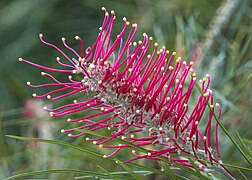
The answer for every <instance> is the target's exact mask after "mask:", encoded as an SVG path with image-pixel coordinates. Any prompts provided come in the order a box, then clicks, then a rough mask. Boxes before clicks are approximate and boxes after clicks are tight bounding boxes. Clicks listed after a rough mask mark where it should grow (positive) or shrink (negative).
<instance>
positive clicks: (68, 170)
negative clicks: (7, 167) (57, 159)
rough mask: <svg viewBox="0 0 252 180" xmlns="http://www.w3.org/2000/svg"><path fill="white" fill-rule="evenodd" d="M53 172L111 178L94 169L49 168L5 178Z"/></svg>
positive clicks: (7, 179)
mask: <svg viewBox="0 0 252 180" xmlns="http://www.w3.org/2000/svg"><path fill="white" fill-rule="evenodd" d="M52 173H77V174H85V175H89V176H91V177H99V178H109V176H108V175H106V174H104V173H98V172H92V171H81V170H77V169H49V170H41V171H33V172H26V173H20V174H17V175H14V176H10V177H7V178H5V179H4V180H9V179H16V178H20V177H27V176H33V175H41V174H52ZM114 176H116V177H117V178H118V179H121V178H125V177H126V176H120V175H114Z"/></svg>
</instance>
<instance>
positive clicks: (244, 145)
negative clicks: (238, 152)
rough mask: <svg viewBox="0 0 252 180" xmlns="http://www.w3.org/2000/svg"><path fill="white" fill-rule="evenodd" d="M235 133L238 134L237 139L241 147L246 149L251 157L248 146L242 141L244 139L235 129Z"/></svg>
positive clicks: (251, 153) (251, 152)
mask: <svg viewBox="0 0 252 180" xmlns="http://www.w3.org/2000/svg"><path fill="white" fill-rule="evenodd" d="M236 134H237V136H238V139H239V141H240V143H241V144H242V147H243V148H244V149H245V150H246V151H247V153H248V155H249V156H250V158H252V151H251V150H250V149H249V147H248V146H247V145H246V144H245V143H244V140H243V139H242V138H241V136H240V134H239V133H238V132H237V131H236Z"/></svg>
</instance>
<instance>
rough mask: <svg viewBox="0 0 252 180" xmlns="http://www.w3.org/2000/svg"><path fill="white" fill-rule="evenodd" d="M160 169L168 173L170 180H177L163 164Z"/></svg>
mask: <svg viewBox="0 0 252 180" xmlns="http://www.w3.org/2000/svg"><path fill="white" fill-rule="evenodd" d="M162 167H163V168H164V170H165V172H167V173H168V177H169V179H170V180H176V179H178V178H177V177H176V176H175V175H174V174H173V172H172V171H171V169H170V168H169V167H168V166H166V165H165V164H164V165H163V166H162Z"/></svg>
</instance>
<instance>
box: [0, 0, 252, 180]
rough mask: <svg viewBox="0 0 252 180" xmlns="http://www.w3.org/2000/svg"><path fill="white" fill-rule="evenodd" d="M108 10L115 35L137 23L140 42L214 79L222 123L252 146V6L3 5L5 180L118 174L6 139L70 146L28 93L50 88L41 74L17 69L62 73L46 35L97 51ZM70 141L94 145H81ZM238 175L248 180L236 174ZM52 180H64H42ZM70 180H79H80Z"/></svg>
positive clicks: (8, 0)
mask: <svg viewBox="0 0 252 180" xmlns="http://www.w3.org/2000/svg"><path fill="white" fill-rule="evenodd" d="M102 6H105V7H106V8H107V9H108V10H111V9H113V10H115V12H116V15H117V21H116V24H115V31H119V30H120V28H122V26H123V23H122V21H121V19H122V18H123V17H124V16H126V17H127V19H128V20H129V21H130V22H132V23H134V22H137V23H138V25H139V31H138V35H137V36H138V37H139V38H142V33H143V32H146V33H147V34H148V35H150V36H153V37H154V39H155V40H156V41H157V42H158V43H159V44H160V45H166V47H167V48H169V49H170V50H171V51H177V54H178V55H179V56H182V57H183V58H184V59H191V58H192V59H193V60H196V67H195V68H196V69H197V70H196V72H198V73H197V74H200V73H201V75H202V77H203V76H204V75H205V74H206V73H209V74H210V75H211V77H212V87H211V88H212V89H213V90H214V94H215V96H216V99H219V102H220V104H221V106H222V109H223V116H222V119H221V120H222V121H223V122H224V124H225V126H226V127H227V128H228V130H229V131H230V132H231V134H233V135H234V136H235V131H238V132H239V133H240V134H241V136H242V137H243V138H247V139H249V140H251V139H252V131H251V128H252V123H251V122H252V121H251V117H252V111H251V109H252V98H251V96H252V88H251V86H252V1H251V0H240V1H239V0H222V1H220V0H211V1H203V0H186V1H185V0H76V1H69V0H22V1H21V0H1V1H0V57H1V60H0V82H1V83H0V93H1V98H0V138H1V139H0V178H1V179H2V178H3V177H7V176H10V175H13V174H16V173H19V172H25V171H32V170H41V169H48V168H76V169H85V170H93V171H95V170H97V164H104V163H105V164H106V167H107V169H111V168H112V167H113V165H111V164H110V163H108V162H107V161H105V162H100V161H98V160H95V159H94V157H92V156H90V155H88V154H81V153H78V152H73V151H72V150H70V149H67V148H64V147H58V146H56V145H55V146H54V145H45V144H42V145H41V144H39V143H38V144H34V143H33V144H32V143H28V142H20V141H16V140H13V139H9V138H7V137H5V135H6V134H12V135H21V136H34V137H43V138H53V139H58V140H63V141H70V140H69V139H68V137H66V135H64V134H61V133H60V129H62V127H64V126H66V124H67V123H66V122H65V120H64V121H63V120H62V121H61V120H59V119H53V120H50V118H49V116H48V115H46V114H44V113H43V111H41V110H39V109H41V107H42V105H43V104H49V102H40V101H32V100H31V94H32V92H33V91H32V89H30V88H27V87H26V82H27V81H28V80H29V81H31V82H34V83H36V84H41V83H43V82H45V79H44V78H42V77H41V76H40V70H38V69H37V68H34V67H31V66H28V65H25V64H22V63H18V61H17V58H18V57H24V58H26V59H29V60H31V61H33V62H37V63H40V64H47V65H48V66H51V67H53V66H55V64H56V60H55V57H56V56H57V53H56V52H55V51H54V50H53V49H51V48H50V47H46V46H45V45H43V44H42V43H40V41H39V39H38V34H39V33H43V34H44V38H45V39H46V40H47V41H49V42H52V43H54V44H56V45H58V46H60V47H62V46H63V45H62V44H61V40H60V38H61V37H62V36H64V37H66V39H67V42H68V44H69V45H70V46H72V47H75V48H78V45H79V44H78V42H77V41H76V40H75V39H74V37H75V35H78V36H80V37H82V38H83V39H84V41H85V45H86V46H87V45H91V44H92V43H93V42H94V40H95V38H96V36H97V34H98V28H99V26H100V25H101V23H102V20H103V12H102V11H101V7H102ZM136 40H137V39H136ZM49 105H50V104H49ZM220 133H221V135H223V133H222V132H220ZM71 141H72V143H76V144H82V145H85V146H86V145H87V144H86V143H85V142H83V140H82V138H79V139H76V140H71ZM220 146H221V154H222V155H223V161H224V162H225V163H230V164H236V165H242V166H247V164H246V163H245V162H244V161H243V159H242V158H241V156H240V154H239V153H238V152H237V150H236V149H235V148H234V147H233V145H232V144H231V143H230V140H229V139H227V138H226V137H225V136H224V135H223V136H221V145H220ZM41 147H42V148H41ZM90 147H92V148H95V147H94V146H92V145H90ZM149 163H150V162H149ZM114 170H115V169H114ZM232 172H233V173H234V174H235V175H236V176H237V177H240V176H241V175H240V173H239V172H238V171H237V170H232ZM244 174H246V172H244ZM247 175H248V174H247ZM45 177H47V178H56V179H60V177H61V175H45V176H41V178H45ZM64 177H65V178H68V179H72V178H73V175H69V174H68V175H65V176H64ZM152 178H153V177H152Z"/></svg>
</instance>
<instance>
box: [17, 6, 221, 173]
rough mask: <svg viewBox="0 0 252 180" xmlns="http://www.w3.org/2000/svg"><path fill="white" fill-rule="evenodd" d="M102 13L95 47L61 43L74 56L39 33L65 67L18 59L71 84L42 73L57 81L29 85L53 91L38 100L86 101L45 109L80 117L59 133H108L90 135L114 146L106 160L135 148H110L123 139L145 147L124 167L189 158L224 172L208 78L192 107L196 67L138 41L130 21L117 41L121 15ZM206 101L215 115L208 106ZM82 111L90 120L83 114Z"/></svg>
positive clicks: (184, 162)
mask: <svg viewBox="0 0 252 180" xmlns="http://www.w3.org/2000/svg"><path fill="white" fill-rule="evenodd" d="M102 10H103V11H104V12H105V18H104V21H103V24H102V26H101V27H100V28H99V30H100V33H99V34H98V37H97V39H96V41H95V42H94V44H93V45H92V46H91V47H87V48H86V49H85V47H84V42H83V40H82V39H81V38H80V37H78V36H76V37H75V39H76V40H78V41H79V42H80V52H77V51H76V50H74V49H72V48H71V47H69V46H68V45H67V43H66V39H65V38H62V42H63V44H64V46H65V47H66V48H67V49H68V50H70V51H72V53H73V54H72V55H73V56H74V57H73V58H71V57H70V56H69V55H66V54H65V53H64V52H63V51H62V50H61V49H60V48H59V47H57V46H55V45H53V44H50V43H48V42H46V41H45V40H44V39H43V35H42V34H40V35H39V37H40V40H41V41H42V42H43V43H44V44H45V45H47V46H50V47H52V48H54V49H56V50H57V51H58V52H59V53H60V54H61V56H63V58H64V59H66V60H67V61H68V62H67V63H64V62H62V61H61V59H60V57H57V58H56V59H57V62H58V63H59V64H60V65H61V66H62V67H63V69H54V68H49V67H45V66H42V65H38V64H35V63H32V62H30V61H28V60H25V59H22V58H19V61H21V62H25V63H27V64H30V65H32V66H35V67H38V68H40V69H43V70H45V71H47V72H56V73H63V74H66V75H68V81H67V82H61V81H59V80H57V79H56V78H55V77H53V76H52V75H51V74H49V73H47V72H41V75H42V76H47V77H48V78H50V79H51V80H52V83H49V84H42V85H33V84H32V83H31V82H27V85H28V86H30V87H32V88H43V87H50V88H53V90H51V91H49V92H48V93H46V94H42V95H38V94H36V93H34V94H33V97H35V98H45V97H47V99H49V100H58V99H62V98H65V97H67V96H71V95H73V94H76V93H81V94H82V96H84V97H86V99H87V100H86V101H82V100H79V101H78V100H74V101H73V103H70V104H66V105H63V106H60V107H57V108H54V109H49V108H47V107H45V108H44V109H45V111H47V112H48V113H49V114H50V115H51V116H53V117H59V116H68V115H72V114H75V113H76V114H75V117H76V116H77V115H78V116H79V118H74V119H71V118H68V119H67V121H68V122H70V123H75V124H76V127H75V128H72V129H65V130H62V132H63V133H64V132H67V133H69V134H68V135H69V137H71V138H76V137H80V136H83V135H84V134H85V132H83V131H82V130H83V129H88V130H90V131H100V130H102V129H107V130H108V131H111V136H110V137H109V138H103V137H90V138H86V140H87V141H91V142H93V144H95V145H98V146H99V147H100V148H110V149H114V151H113V153H111V154H109V155H104V158H109V157H112V156H114V155H115V154H116V153H118V152H119V151H120V150H121V149H131V150H132V147H131V146H130V145H128V144H118V145H111V144H110V143H109V142H110V141H111V140H113V139H115V138H118V137H119V138H122V139H123V140H127V141H129V142H131V143H133V144H135V145H136V146H141V147H145V148H146V149H148V153H146V154H141V153H137V152H136V151H135V150H132V154H133V155H134V156H135V157H134V158H132V159H129V160H127V161H125V163H127V162H131V161H134V160H138V159H142V158H144V159H151V160H158V159H159V158H158V157H160V156H162V157H165V158H168V159H169V160H170V161H171V162H177V163H179V164H182V165H184V166H189V167H193V165H192V164H190V161H189V160H188V159H186V158H184V159H177V158H171V157H170V155H171V154H181V155H182V154H186V155H191V156H192V157H195V158H198V159H200V160H199V164H200V165H199V167H198V168H199V169H200V170H205V171H208V170H211V169H215V168H217V167H218V168H224V169H225V167H224V166H222V165H221V159H220V153H219V149H218V123H215V124H214V122H213V120H212V119H213V115H214V112H216V113H217V114H218V118H220V115H221V109H220V106H219V104H218V103H216V107H214V100H213V93H212V90H210V89H209V85H210V76H209V75H206V77H204V78H203V79H202V80H200V84H201V90H202V92H203V93H202V94H200V95H199V97H198V100H197V102H196V103H195V105H194V106H190V107H189V106H188V105H189V99H190V97H191V95H192V91H193V88H194V87H195V84H196V79H197V78H196V73H195V72H194V70H193V68H192V65H193V62H187V61H183V60H182V58H181V57H178V58H176V60H174V58H175V56H176V52H173V53H171V54H170V53H169V50H167V49H166V47H165V46H163V47H161V48H159V45H158V43H153V38H152V37H148V35H147V34H145V33H144V34H143V40H140V41H138V42H133V39H134V37H135V35H136V32H137V24H132V26H131V27H130V23H129V21H127V20H126V18H123V21H124V27H123V29H122V31H121V32H120V34H118V35H117V37H116V39H115V40H112V31H113V24H114V21H115V19H116V16H115V13H114V11H111V14H109V13H108V12H107V10H106V9H105V8H102ZM128 29H129V30H128ZM150 52H152V53H151V54H148V53H150ZM72 55H71V56H72ZM80 79H81V80H80ZM208 103H210V110H208V109H207V106H208ZM79 112H84V113H83V114H89V115H86V116H83V115H81V113H79ZM204 114H205V116H207V118H208V120H207V124H206V125H204V127H205V128H204V130H203V131H200V129H199V128H198V126H199V125H200V124H201V123H202V119H203V118H202V117H203V115H204ZM80 124H81V125H80ZM201 160H207V161H210V162H216V163H219V164H220V165H214V164H210V163H206V162H204V161H201Z"/></svg>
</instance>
